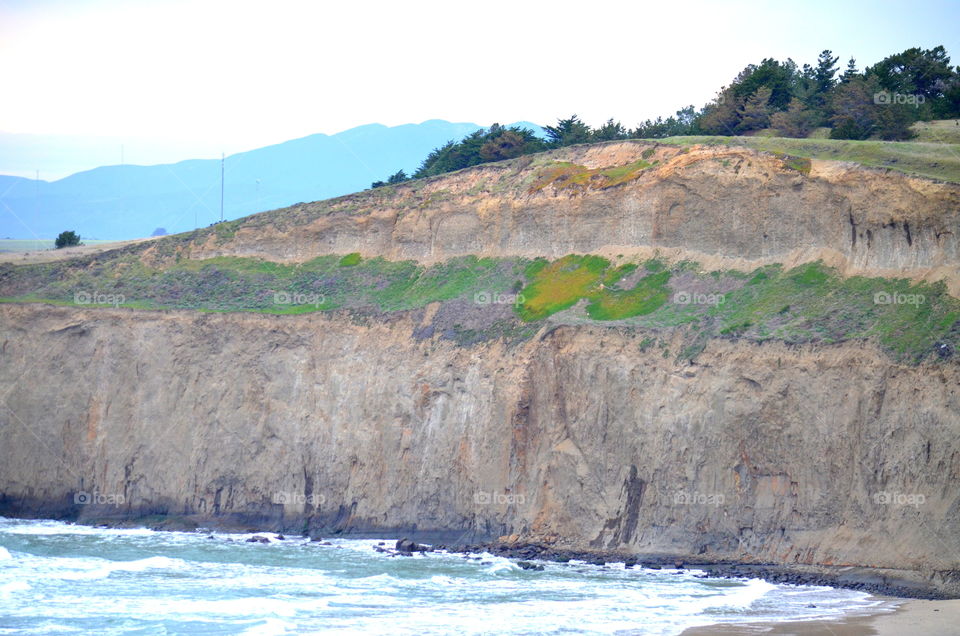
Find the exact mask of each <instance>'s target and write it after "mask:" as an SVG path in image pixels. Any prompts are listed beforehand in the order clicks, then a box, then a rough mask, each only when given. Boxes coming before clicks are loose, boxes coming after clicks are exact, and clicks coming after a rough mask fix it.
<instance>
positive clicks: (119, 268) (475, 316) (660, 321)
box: [0, 255, 960, 362]
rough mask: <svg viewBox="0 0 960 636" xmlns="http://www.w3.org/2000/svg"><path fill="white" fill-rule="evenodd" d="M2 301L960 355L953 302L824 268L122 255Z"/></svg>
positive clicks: (53, 271)
mask: <svg viewBox="0 0 960 636" xmlns="http://www.w3.org/2000/svg"><path fill="white" fill-rule="evenodd" d="M514 295H516V296H514ZM0 296H2V299H3V300H4V301H6V302H25V301H41V302H53V303H57V304H67V305H70V304H76V305H82V306H85V307H107V306H113V305H119V306H126V307H136V308H154V309H162V308H180V309H193V310H201V311H257V312H266V313H277V314H288V313H305V312H313V311H327V310H334V309H346V310H350V311H353V312H355V313H358V314H362V315H383V314H386V313H391V312H399V311H407V310H414V309H419V308H422V307H424V306H425V305H427V304H428V303H432V302H441V303H451V305H450V307H451V310H450V311H449V312H447V314H446V315H448V316H452V318H451V319H450V321H449V323H448V324H444V325H437V330H438V332H439V333H441V334H443V335H444V336H445V337H450V338H454V339H457V340H458V341H468V342H475V341H478V340H484V339H490V338H498V337H501V336H506V337H508V338H510V339H515V338H517V337H529V336H530V335H532V334H533V333H534V332H535V331H536V330H537V329H539V327H540V326H542V325H543V324H545V321H546V320H547V319H549V320H550V321H551V322H553V323H564V324H584V323H593V324H611V322H612V324H616V325H618V326H620V327H624V328H633V329H642V330H651V331H652V332H653V333H657V332H660V331H662V330H670V331H674V330H676V329H680V330H681V331H682V332H683V333H684V340H685V342H686V344H685V345H684V347H683V348H682V350H680V351H674V352H672V354H671V352H667V351H665V352H664V354H665V355H676V356H677V357H680V358H693V357H695V356H696V354H697V353H699V351H701V350H702V349H703V347H704V346H705V345H706V342H707V341H708V340H709V339H710V338H716V337H721V338H744V339H748V340H751V341H757V342H760V341H765V340H778V341H782V342H788V343H805V342H814V343H825V344H830V343H836V342H843V341H849V340H872V341H875V342H877V343H879V344H880V345H881V346H882V347H883V348H884V349H885V350H886V351H888V352H889V353H890V355H891V356H892V357H894V358H895V359H898V360H902V361H904V362H919V361H921V360H924V359H930V358H936V345H937V344H938V343H948V345H949V348H950V349H956V347H957V346H958V345H960V300H958V299H956V298H953V297H951V296H950V295H949V294H947V292H946V290H945V288H944V286H943V285H942V284H936V285H914V284H911V283H910V282H909V281H906V280H889V279H881V278H863V277H854V278H848V279H843V278H841V277H840V276H838V275H837V273H836V272H834V271H832V270H830V269H827V268H825V267H823V266H822V265H820V264H809V265H803V266H801V267H798V268H796V269H793V270H790V271H783V270H781V269H780V268H779V267H777V266H769V267H765V268H763V269H760V270H757V271H755V272H753V273H752V274H750V275H747V274H743V273H738V272H722V271H720V272H702V271H700V268H699V267H698V266H697V265H696V264H695V263H680V264H676V265H673V266H670V267H667V266H665V265H664V264H663V263H660V262H659V261H656V260H651V261H646V262H643V263H637V262H621V263H617V264H614V263H611V262H610V261H608V260H607V259H605V258H602V257H599V256H593V255H587V256H578V255H569V256H565V257H563V258H560V259H557V260H554V261H552V262H551V261H547V260H545V259H537V260H534V261H529V260H525V259H492V258H482V259H478V258H476V257H470V256H468V257H463V258H456V259H451V260H449V261H446V262H444V263H439V264H436V265H433V266H430V267H424V266H422V265H418V264H417V263H415V262H412V261H403V262H397V261H387V260H384V259H382V258H375V259H360V258H359V257H358V256H356V255H348V256H346V257H344V256H338V255H330V256H324V257H320V258H317V259H314V260H312V261H309V262H307V263H303V264H300V265H284V264H280V263H272V262H268V261H262V260H257V259H251V258H238V257H219V258H213V259H208V260H203V261H183V262H181V263H179V264H176V265H173V266H171V267H168V268H166V269H162V270H161V269H152V268H149V267H146V266H144V265H143V264H142V263H141V262H140V261H139V260H137V259H136V258H135V257H134V256H133V255H127V256H125V257H122V258H119V259H117V260H116V261H114V262H112V263H109V264H99V265H96V266H93V267H82V268H80V267H76V266H75V265H71V264H70V263H46V264H40V265H30V266H21V267H12V266H9V265H8V266H5V267H2V268H0ZM878 299H879V301H880V302H878ZM888 299H890V300H893V302H884V301H885V300H888ZM91 301H92V302H91ZM467 332H469V334H467ZM465 334H466V335H465Z"/></svg>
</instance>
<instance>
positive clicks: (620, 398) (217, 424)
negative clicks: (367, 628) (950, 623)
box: [0, 143, 960, 595]
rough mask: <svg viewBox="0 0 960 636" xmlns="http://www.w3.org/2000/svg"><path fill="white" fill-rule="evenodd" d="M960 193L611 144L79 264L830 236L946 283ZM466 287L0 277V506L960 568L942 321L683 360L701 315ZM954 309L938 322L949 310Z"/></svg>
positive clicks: (736, 244) (718, 258)
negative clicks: (444, 295)
mask: <svg viewBox="0 0 960 636" xmlns="http://www.w3.org/2000/svg"><path fill="white" fill-rule="evenodd" d="M560 160H563V161H560ZM958 202H960V188H958V186H955V185H949V184H942V183H935V182H931V181H925V180H921V179H915V178H909V177H904V176H901V175H897V174H889V173H885V172H882V171H875V170H864V169H860V168H857V167H855V166H851V165H847V164H830V163H822V162H817V161H813V162H811V163H809V164H807V163H804V162H797V161H795V160H792V159H790V158H782V157H775V156H772V155H762V154H758V153H754V152H751V151H748V150H742V149H729V148H723V149H715V148H696V149H694V150H692V151H690V152H684V151H683V150H681V149H678V148H674V147H669V146H656V145H651V144H642V143H613V144H604V145H599V146H587V147H577V148H572V149H566V150H564V151H562V152H561V151H557V152H554V153H548V154H547V155H543V156H537V157H533V158H525V159H521V160H515V161H511V162H504V163H501V164H494V165H490V166H482V167H478V168H475V169H471V170H467V171H462V172H460V173H455V174H453V175H450V176H447V177H440V178H435V179H430V180H426V181H423V182H412V183H409V184H405V185H402V186H398V187H395V188H389V189H385V190H383V191H379V190H374V191H370V192H365V193H360V194H358V195H353V196H351V197H345V198H341V199H337V200H333V201H329V202H321V203H315V204H304V205H300V206H295V207H294V208H289V209H284V210H279V211H274V212H270V213H265V214H262V215H256V216H254V217H248V218H246V219H242V220H240V221H236V222H231V223H229V224H222V225H219V226H216V227H214V228H210V229H209V230H204V231H198V232H195V233H191V234H187V235H181V236H177V237H169V238H168V239H159V240H156V241H151V242H149V243H143V244H138V245H135V246H131V247H128V248H124V250H120V251H119V252H116V253H111V252H108V253H105V254H100V255H95V256H92V257H86V258H85V259H78V260H76V261H67V262H65V265H64V267H65V268H66V269H65V270H64V271H66V270H70V271H80V272H82V273H83V274H84V275H86V274H87V273H89V272H92V271H100V270H103V271H105V272H106V274H104V275H106V276H113V275H114V274H116V276H117V277H119V276H120V275H121V274H122V272H123V271H124V269H123V268H124V267H126V268H129V267H130V262H129V258H131V257H132V258H135V259H136V260H137V261H138V262H140V263H145V264H149V265H150V266H151V267H154V268H157V269H156V270H155V271H161V270H163V269H164V268H173V267H174V266H175V264H177V263H180V264H182V263H184V262H191V261H197V260H198V259H208V258H211V257H218V256H220V257H250V256H256V257H260V258H264V259H267V260H268V261H275V262H279V263H305V262H307V261H309V260H310V259H313V258H315V257H317V256H322V255H326V254H343V253H349V252H360V253H361V254H362V255H364V256H385V257H389V258H392V259H395V260H397V259H404V258H409V259H415V260H418V261H419V262H421V263H442V262H443V261H444V260H445V259H449V258H452V257H455V256H458V255H468V254H469V255H479V256H499V257H517V256H525V257H535V256H546V257H558V256H562V255H565V254H568V253H570V252H592V253H602V254H608V255H612V254H614V253H616V254H622V255H624V258H628V257H629V256H630V255H637V256H643V255H647V254H652V253H654V251H655V250H660V251H659V252H658V253H659V254H661V255H667V256H668V257H672V258H674V259H675V260H679V259H682V258H687V257H689V256H690V255H698V256H699V257H700V262H701V264H704V263H705V264H706V265H705V266H708V267H709V266H712V267H713V268H714V269H717V268H720V267H739V268H742V269H750V268H753V267H755V266H757V265H758V264H763V263H786V264H790V263H794V264H796V263H801V262H805V261H808V260H814V259H823V260H826V261H827V262H828V263H829V264H831V265H833V266H834V267H836V268H837V269H838V270H839V271H841V272H842V273H843V274H846V275H850V274H854V273H871V274H877V275H884V274H894V275H896V276H897V277H911V278H917V279H926V280H939V279H945V280H946V281H947V282H948V285H949V286H950V287H951V289H952V290H954V289H956V285H957V282H958V278H957V276H958V272H960V270H958V263H960V259H958V242H957V234H958V230H960V222H958V221H960V207H958V205H957V204H958ZM123 259H128V260H123ZM121 261H122V263H123V267H119V266H117V267H114V268H112V269H111V264H116V263H121ZM45 267H46V266H45ZM17 271H19V270H16V271H14V270H8V271H7V272H6V274H5V276H7V279H3V278H2V277H0V287H2V286H3V285H8V286H11V288H12V286H13V283H9V282H6V283H5V282H4V280H8V281H9V280H12V279H13V278H15V277H16V276H18V274H17ZM53 271H55V270H53V269H49V270H46V269H45V270H43V272H47V273H48V274H47V275H50V276H53V274H49V272H53ZM57 271H59V270H57ZM151 271H154V270H151ZM43 272H41V273H43ZM0 273H2V272H0ZM37 275H39V274H37ZM56 275H60V274H56ZM153 275H154V274H150V276H153ZM256 275H257V276H260V275H261V274H260V273H257V274H256ZM677 276H678V277H679V276H680V274H677ZM144 277H147V276H146V275H144ZM31 280H32V279H31ZM178 280H180V279H178ZM184 280H185V279H184ZM687 280H688V281H689V280H692V279H687ZM799 280H800V283H803V284H804V285H808V281H807V280H806V278H801V279H799ZM28 282H29V281H28ZM508 282H512V280H511V281H508ZM16 284H17V285H21V286H22V285H25V284H26V283H23V282H22V281H21V282H18V283H16ZM164 284H166V283H164ZM739 284H741V285H742V284H743V282H742V281H741V282H740V283H739ZM791 284H792V283H791ZM798 284H799V283H798ZM18 289H19V288H18ZM23 289H26V288H25V287H24V288H23ZM651 289H653V288H651ZM789 289H794V288H793V287H791V288H789ZM797 289H800V288H799V287H798V288H797ZM803 289H813V288H811V287H804V288H803ZM20 291H23V290H22V289H21V290H20ZM654 291H657V290H656V289H654ZM18 293H19V292H18ZM591 293H592V292H591ZM658 293H659V292H658ZM791 293H792V292H791ZM574 298H576V297H574ZM777 300H778V301H779V297H777ZM457 302H460V303H461V304H459V305H458V304H457ZM951 302H952V301H951ZM781 304H782V303H780V302H777V304H776V305H771V306H772V307H773V312H774V313H775V314H777V315H786V313H784V312H787V310H789V309H790V307H783V308H782V309H781ZM871 306H872V303H871ZM465 307H466V305H465V304H463V301H462V300H460V301H457V300H456V299H454V300H451V301H443V302H440V301H436V302H428V303H426V304H425V305H423V306H414V305H410V306H408V307H406V308H404V309H402V310H397V311H393V312H386V313H377V312H369V311H368V312H366V313H364V312H362V311H347V310H340V311H316V312H313V313H306V314H303V315H268V314H258V313H241V312H228V313H214V314H211V313H201V312H196V311H185V310H154V311H148V310H143V309H136V308H127V309H123V308H120V309H115V308H109V307H92V306H86V307H81V306H76V305H74V306H51V305H44V304H30V303H24V302H18V303H6V304H0V359H2V364H0V386H3V387H4V397H5V399H4V407H5V408H4V409H2V411H0V514H18V515H45V516H62V517H68V518H79V519H81V520H88V521H93V520H100V519H108V518H112V519H140V520H143V519H149V518H162V517H166V518H173V517H176V518H182V519H189V520H192V521H194V522H197V523H202V524H209V525H217V524H219V525H233V526H250V527H262V528H275V529H283V530H285V531H296V532H300V531H303V532H309V533H312V534H323V533H330V532H354V533H372V532H394V531H395V532H405V533H409V532H413V533H415V534H416V536H422V537H435V538H441V539H442V540H444V541H447V542H450V541H456V540H459V541H473V540H486V539H496V538H498V537H505V538H507V537H509V540H511V541H515V540H520V541H542V542H546V543H549V544H552V545H555V546H561V547H568V548H572V549H581V550H583V549H594V550H616V551H622V552H629V553H636V554H662V555H675V556H678V557H681V558H697V559H701V560H717V561H722V560H735V561H741V562H750V563H778V564H786V565H796V566H812V567H818V568H834V569H836V568H845V567H855V568H867V569H869V570H871V571H874V572H876V573H877V576H880V577H887V579H889V580H890V581H898V582H900V583H901V584H903V585H910V586H915V587H917V588H918V589H922V590H926V591H929V592H937V593H941V594H947V595H960V532H958V530H960V491H958V489H957V484H958V483H960V481H958V480H960V444H958V440H960V365H958V363H957V360H956V356H953V355H952V349H951V346H955V345H947V346H946V349H944V351H945V353H944V354H943V355H942V356H941V357H940V358H937V357H935V356H934V357H932V358H931V357H927V358H923V359H922V360H921V361H920V362H919V363H918V364H908V363H904V362H902V361H897V360H895V359H894V358H892V357H891V356H890V355H889V352H888V351H886V350H885V349H883V348H882V347H881V346H880V345H879V344H878V341H874V340H873V339H871V338H859V339H839V340H837V339H831V338H827V337H824V338H822V339H820V340H809V341H806V342H792V343H791V342H786V341H783V340H778V339H777V338H769V337H766V336H764V337H760V336H758V337H757V338H755V339H746V338H742V337H737V335H736V332H732V333H731V332H727V331H725V332H723V333H727V334H728V335H726V336H724V337H716V336H715V335H714V336H711V337H709V338H706V339H705V341H704V342H703V343H702V347H701V348H700V349H699V350H698V351H697V352H696V353H695V355H693V356H678V355H676V353H677V352H678V351H679V350H681V349H682V348H684V347H685V346H687V344H688V338H689V336H690V333H689V329H687V328H685V327H684V326H683V325H682V324H681V322H679V321H678V322H675V323H671V324H666V323H664V324H663V325H660V326H650V325H641V324H639V323H630V322H629V321H620V322H616V321H615V322H612V323H601V322H598V321H596V320H589V319H587V318H585V317H583V316H582V315H579V314H578V315H576V316H572V315H571V314H566V315H564V316H562V317H561V316H560V314H558V315H557V316H555V317H551V318H548V319H544V320H541V321H533V322H530V323H523V324H528V325H529V327H530V330H531V331H530V333H528V334H527V335H526V336H524V337H521V338H496V337H486V338H481V339H478V340H476V341H469V342H466V341H463V340H459V341H458V340H456V339H451V338H444V337H442V336H441V333H440V331H439V330H438V331H436V332H435V331H434V330H432V329H431V330H427V331H425V328H427V327H430V326H432V325H434V324H437V323H436V321H437V320H439V317H442V316H444V315H446V314H449V313H451V312H453V313H454V316H453V318H451V317H450V316H447V317H446V318H445V320H447V321H448V322H451V321H453V320H458V319H461V318H458V317H459V316H461V315H462V314H463V312H466V311H467V310H466V309H465ZM493 310H497V311H500V308H491V311H493ZM571 311H573V310H571ZM838 311H839V312H840V313H842V309H841V310H838ZM871 311H873V310H872V309H871ZM457 312H461V313H457ZM503 312H505V313H503V314H502V315H501V314H498V316H500V317H501V318H502V317H503V315H512V314H511V312H510V310H509V308H507V309H503ZM705 315H706V314H705ZM911 315H912V314H911ZM917 315H920V314H917ZM944 316H945V318H940V317H938V320H941V321H942V322H943V325H942V326H943V329H944V330H949V328H950V326H951V324H954V321H956V320H957V315H956V314H954V313H951V312H950V311H948V312H946V313H945V314H944ZM708 319H710V317H709V316H707V318H705V320H708ZM798 320H801V321H802V320H807V321H808V322H809V319H804V318H803V316H800V317H799V318H798ZM817 324H820V323H817ZM817 324H814V325H813V328H814V329H815V328H816V327H817ZM897 324H900V323H897ZM898 328H899V327H898ZM902 329H906V327H903V328H902ZM711 333H714V332H711ZM891 333H893V336H890V337H894V336H896V335H897V333H899V332H897V331H896V330H892V331H891ZM943 333H947V331H943ZM950 333H953V332H950ZM955 335H956V334H954V336H955Z"/></svg>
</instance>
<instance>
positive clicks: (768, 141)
mask: <svg viewBox="0 0 960 636" xmlns="http://www.w3.org/2000/svg"><path fill="white" fill-rule="evenodd" d="M930 134H933V133H925V135H926V136H921V137H920V138H921V139H926V138H929V136H930ZM947 139H950V140H951V141H952V140H953V139H954V137H947ZM658 141H660V142H661V143H666V144H673V145H677V146H692V145H694V144H707V145H726V146H745V147H747V148H751V149H753V150H760V151H764V152H773V153H781V154H785V155H792V156H795V157H804V158H807V159H828V160H832V161H852V162H855V163H859V164H862V165H864V166H869V167H871V168H889V169H891V170H897V171H899V172H904V173H906V174H909V175H915V176H920V177H927V178H928V179H939V180H941V181H950V182H952V183H960V144H958V143H934V142H930V141H848V140H841V139H793V138H787V137H722V136H691V137H667V138H666V139H660V140H658Z"/></svg>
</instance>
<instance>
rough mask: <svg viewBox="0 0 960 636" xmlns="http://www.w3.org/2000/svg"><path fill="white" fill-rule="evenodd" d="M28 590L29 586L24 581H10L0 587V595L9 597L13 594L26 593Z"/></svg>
mask: <svg viewBox="0 0 960 636" xmlns="http://www.w3.org/2000/svg"><path fill="white" fill-rule="evenodd" d="M29 590H30V584H29V583H27V582H26V581H11V582H10V583H4V584H3V585H0V595H4V596H9V595H11V594H13V593H14V592H27V591H29Z"/></svg>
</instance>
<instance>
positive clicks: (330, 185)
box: [0, 120, 543, 239]
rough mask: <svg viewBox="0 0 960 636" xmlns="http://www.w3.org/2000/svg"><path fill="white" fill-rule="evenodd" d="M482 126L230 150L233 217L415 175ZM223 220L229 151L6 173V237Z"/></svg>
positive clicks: (130, 230)
mask: <svg viewBox="0 0 960 636" xmlns="http://www.w3.org/2000/svg"><path fill="white" fill-rule="evenodd" d="M519 125H522V126H526V127H528V128H532V129H533V130H534V131H536V132H537V133H538V134H542V132H543V131H542V129H541V128H540V127H539V126H536V125H535V124H530V123H528V122H519ZM479 128H481V126H478V125H476V124H469V123H451V122H447V121H442V120H429V121H425V122H423V123H421V124H407V125H404V126H394V127H387V126H383V125H381V124H369V125H367V126H359V127H357V128H351V129H350V130H346V131H344V132H341V133H337V134H335V135H323V134H317V135H310V136H308V137H303V138H300V139H293V140H291V141H287V142H284V143H280V144H276V145H274V146H266V147H264V148H258V149H256V150H251V151H249V152H242V153H238V154H235V155H230V156H229V157H227V158H226V161H225V162H224V174H225V179H224V206H223V207H224V218H225V219H235V218H237V217H241V216H245V215H248V214H252V213H255V212H262V211H264V210H271V209H274V208H278V207H283V206H286V205H291V204H293V203H298V202H300V201H316V200H319V199H327V198H330V197H335V196H339V195H342V194H348V193H350V192H356V191H357V190H362V189H364V188H368V187H369V186H370V183H371V182H373V181H377V180H380V179H386V177H388V176H389V175H391V174H393V173H394V172H396V171H397V170H400V169H403V170H405V171H406V172H407V173H408V174H409V173H411V172H413V171H414V170H415V169H416V168H417V166H419V164H420V162H421V161H422V160H423V159H424V158H425V157H426V156H427V154H428V153H429V152H430V151H431V150H432V149H434V148H436V147H437V146H440V145H442V144H444V143H446V142H447V141H449V140H451V139H454V140H459V139H461V138H463V137H464V136H466V135H468V134H470V133H472V132H474V131H475V130H478V129H479ZM218 220H220V160H219V159H192V160H187V161H181V162H179V163H175V164H164V165H156V166H134V165H123V166H104V167H101V168H95V169H93V170H88V171H85V172H78V173H76V174H73V175H70V176H69V177H65V178H63V179H59V180H57V181H52V182H48V181H36V180H33V179H24V178H21V177H10V176H3V175H0V238H7V237H9V238H23V239H28V238H53V237H55V236H56V235H57V234H59V233H60V232H62V231H63V230H74V231H76V232H77V233H79V234H80V236H81V237H85V238H90V239H130V238H138V237H143V236H149V235H150V234H151V232H153V230H154V229H155V228H158V227H162V228H165V229H166V230H167V231H168V232H171V233H174V232H183V231H186V230H191V229H193V228H194V227H198V226H199V227H204V226H207V225H210V224H211V223H213V222H215V221H218Z"/></svg>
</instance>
